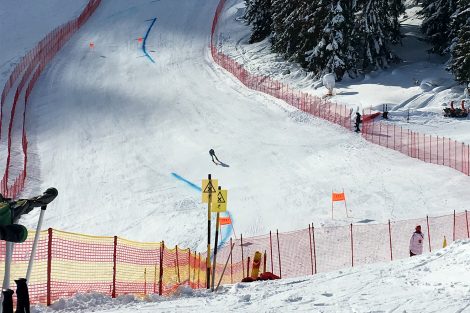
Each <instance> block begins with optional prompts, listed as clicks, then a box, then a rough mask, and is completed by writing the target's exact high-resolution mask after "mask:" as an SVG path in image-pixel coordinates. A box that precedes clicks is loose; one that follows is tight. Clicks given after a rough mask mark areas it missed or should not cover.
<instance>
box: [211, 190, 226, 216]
mask: <svg viewBox="0 0 470 313" xmlns="http://www.w3.org/2000/svg"><path fill="white" fill-rule="evenodd" d="M211 209H212V212H214V213H219V212H225V211H227V190H217V193H216V194H215V196H212V208H211Z"/></svg>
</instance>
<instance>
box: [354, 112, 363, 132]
mask: <svg viewBox="0 0 470 313" xmlns="http://www.w3.org/2000/svg"><path fill="white" fill-rule="evenodd" d="M361 123H362V121H361V114H359V112H356V122H355V123H354V125H355V126H356V133H358V132H360V131H361V130H360V129H359V124H361Z"/></svg>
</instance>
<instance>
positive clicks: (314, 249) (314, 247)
mask: <svg viewBox="0 0 470 313" xmlns="http://www.w3.org/2000/svg"><path fill="white" fill-rule="evenodd" d="M312 241H313V262H314V264H315V274H316V273H317V251H316V245H315V227H314V226H313V223H312Z"/></svg>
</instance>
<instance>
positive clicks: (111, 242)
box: [0, 211, 470, 304]
mask: <svg viewBox="0 0 470 313" xmlns="http://www.w3.org/2000/svg"><path fill="white" fill-rule="evenodd" d="M416 225H421V226H422V232H423V235H424V252H425V253H426V252H430V251H434V250H436V249H440V248H442V244H443V240H444V237H445V238H446V240H447V242H448V243H450V242H452V241H455V240H458V239H468V238H470V233H469V226H470V224H469V221H468V213H467V212H466V211H465V212H462V213H454V214H450V215H445V216H437V217H426V218H422V219H412V220H404V221H394V222H389V223H385V224H355V225H353V224H350V225H346V226H338V227H321V228H316V227H311V226H309V227H308V228H306V229H301V230H297V231H291V232H285V233H278V232H275V233H274V232H270V233H269V234H267V235H262V236H256V237H249V238H243V237H241V238H240V239H237V240H235V241H232V239H231V240H230V241H229V242H226V243H224V244H222V245H221V247H220V248H219V249H218V254H217V261H218V262H217V265H216V269H215V275H216V276H215V286H216V285H217V284H218V283H219V281H220V283H221V284H230V283H235V282H240V281H241V280H242V279H243V278H244V277H247V276H249V275H250V273H251V268H250V267H251V265H252V264H249V263H248V258H249V257H250V258H253V256H254V254H255V252H256V251H260V252H261V253H262V254H263V258H262V259H261V265H260V271H261V272H263V271H268V272H272V273H274V274H275V275H278V276H280V277H281V278H287V277H296V276H305V275H311V274H315V273H321V272H328V271H334V270H339V269H343V268H347V267H351V266H358V265H364V264H370V263H376V262H385V261H390V260H396V259H402V258H406V257H409V250H408V249H409V240H410V237H411V235H412V233H413V232H414V229H415V226H416ZM33 238H34V231H31V232H30V233H29V236H28V239H27V240H26V241H25V242H24V243H21V244H15V245H14V253H13V258H12V272H11V282H10V284H11V286H13V287H14V286H15V284H14V281H13V279H17V278H20V277H24V276H25V275H26V270H27V266H28V260H29V256H30V253H31V248H32V241H33ZM232 246H233V249H231V247H232ZM5 247H6V245H5V242H4V241H0V261H2V262H4V259H5ZM251 262H252V260H251ZM2 271H3V268H2ZM1 274H3V273H1V272H0V275H1ZM181 285H186V286H190V287H191V288H206V258H205V254H201V253H196V252H195V251H191V250H190V249H181V248H179V247H178V246H176V247H174V248H170V247H167V246H165V244H164V243H163V242H156V243H151V242H150V243H147V242H136V241H130V240H127V239H123V238H119V237H116V236H115V237H99V236H89V235H83V234H75V233H70V232H65V231H59V230H53V229H49V230H47V231H42V232H41V234H40V237H39V243H38V248H37V253H36V256H35V262H34V267H33V270H32V274H31V278H30V281H29V290H30V299H31V302H32V303H43V304H50V303H52V302H54V301H57V300H58V299H60V298H64V297H71V296H73V295H74V294H76V293H78V292H89V291H94V292H100V293H103V294H107V295H110V296H113V297H116V296H119V295H123V294H135V295H140V296H145V295H148V294H160V295H171V294H173V293H174V292H175V291H176V290H177V288H178V287H179V286H181Z"/></svg>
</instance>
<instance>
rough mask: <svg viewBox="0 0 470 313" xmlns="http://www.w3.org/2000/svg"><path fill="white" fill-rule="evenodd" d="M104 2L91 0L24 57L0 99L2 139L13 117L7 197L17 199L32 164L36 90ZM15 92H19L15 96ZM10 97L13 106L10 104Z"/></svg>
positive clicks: (2, 187)
mask: <svg viewBox="0 0 470 313" xmlns="http://www.w3.org/2000/svg"><path fill="white" fill-rule="evenodd" d="M100 3H101V0H89V2H88V4H87V5H86V6H85V8H84V9H83V11H82V13H81V14H80V16H78V17H77V18H75V19H73V20H72V21H69V22H67V23H65V24H63V25H61V26H59V27H57V28H56V29H54V30H53V31H51V32H50V33H49V34H47V35H46V37H44V38H43V39H42V40H41V41H40V42H39V43H38V44H37V45H36V46H35V47H34V48H33V49H32V50H31V51H29V52H28V53H27V54H26V55H25V56H24V57H23V58H21V60H20V62H19V63H18V64H17V65H16V66H15V68H14V69H13V71H12V73H11V74H10V77H9V78H8V80H7V82H6V83H5V85H4V87H3V91H2V95H1V98H0V137H1V136H2V128H3V118H4V116H3V115H4V113H5V111H7V110H8V109H9V110H10V116H9V118H7V120H8V133H7V139H6V140H7V149H6V151H7V152H6V153H7V156H6V164H5V171H4V173H3V178H2V180H1V182H0V193H1V194H3V195H4V196H7V197H15V196H17V195H18V193H19V192H20V191H21V190H22V189H23V188H24V183H25V179H26V175H27V164H28V139H27V135H26V128H25V125H26V108H27V104H28V99H29V97H30V95H31V92H32V90H33V87H34V85H35V83H36V81H37V79H38V78H39V76H40V75H41V73H42V71H43V70H44V68H45V67H46V65H47V64H48V63H49V61H50V60H51V59H52V58H53V57H54V56H55V55H56V54H57V52H58V51H59V50H60V49H61V48H62V47H63V46H64V44H65V43H66V42H67V41H68V40H69V39H70V37H71V36H72V35H73V34H74V33H75V32H76V31H77V30H78V29H79V28H80V27H81V26H83V24H84V23H85V22H86V21H87V20H88V18H89V17H90V16H91V15H92V14H93V12H94V11H95V10H96V8H97V7H98V6H99V5H100ZM25 87H26V88H25ZM13 90H15V91H14V93H13ZM10 98H11V104H10V101H8V100H9V99H10ZM19 103H22V104H23V105H24V106H23V112H20V115H19V116H18V112H17V109H18V104H19ZM21 113H22V114H21ZM19 141H20V142H19Z"/></svg>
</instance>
